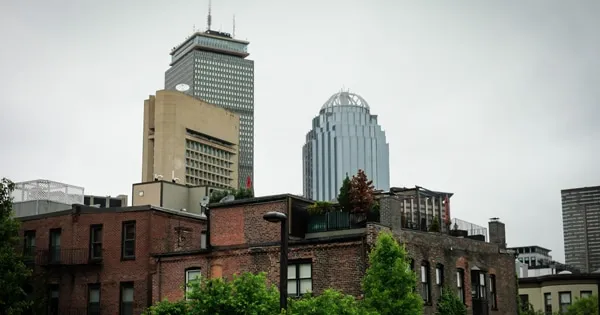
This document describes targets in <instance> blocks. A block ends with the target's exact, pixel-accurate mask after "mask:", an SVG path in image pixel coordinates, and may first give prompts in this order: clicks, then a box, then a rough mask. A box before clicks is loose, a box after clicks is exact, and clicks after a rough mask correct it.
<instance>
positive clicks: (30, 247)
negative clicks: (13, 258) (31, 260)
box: [23, 230, 35, 257]
mask: <svg viewBox="0 0 600 315" xmlns="http://www.w3.org/2000/svg"><path fill="white" fill-rule="evenodd" d="M34 254H35V230H30V231H25V235H24V237H23V255H24V256H25V257H32V256H33V255H34Z"/></svg>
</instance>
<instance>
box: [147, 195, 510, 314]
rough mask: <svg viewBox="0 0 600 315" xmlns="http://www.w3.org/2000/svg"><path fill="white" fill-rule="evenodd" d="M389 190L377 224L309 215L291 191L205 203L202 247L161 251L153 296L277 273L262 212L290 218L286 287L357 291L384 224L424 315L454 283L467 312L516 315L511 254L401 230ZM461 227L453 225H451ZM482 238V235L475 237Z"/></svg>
mask: <svg viewBox="0 0 600 315" xmlns="http://www.w3.org/2000/svg"><path fill="white" fill-rule="evenodd" d="M395 201H397V200H396V199H395V198H394V197H393V196H386V197H382V198H381V199H380V203H381V210H380V219H379V220H377V219H374V220H373V221H380V222H370V221H371V220H369V222H365V221H367V220H363V221H362V222H358V221H360V220H355V219H353V218H352V217H351V215H349V214H347V213H344V212H333V213H330V214H327V215H322V216H310V215H309V214H308V212H307V210H306V207H307V206H308V205H310V204H311V203H312V201H310V200H306V199H303V198H300V197H297V196H293V195H277V196H268V197H260V198H253V199H247V200H237V201H232V202H226V203H221V204H211V205H209V207H210V211H209V213H208V223H209V224H208V230H209V241H208V244H209V245H208V247H207V248H205V249H197V250H191V251H172V252H162V253H157V254H155V255H153V256H154V257H155V258H156V261H157V265H156V272H155V273H154V274H153V278H152V284H153V286H152V299H153V301H159V300H163V299H165V298H167V299H169V300H177V299H181V298H183V296H184V289H183V288H184V285H185V283H186V282H187V281H188V280H189V279H191V277H194V276H195V275H198V274H201V275H202V276H203V277H221V276H224V277H230V276H232V275H233V274H235V273H239V272H244V271H249V272H260V271H264V272H266V273H267V277H268V279H269V280H270V281H272V282H273V283H278V281H279V280H278V279H279V247H278V244H279V240H280V229H279V226H277V224H274V223H269V222H267V221H265V220H264V219H263V218H262V216H263V215H264V214H265V213H266V212H268V211H279V212H283V213H286V214H287V215H288V218H289V223H290V224H289V247H290V252H289V257H288V258H289V262H288V263H289V268H288V279H289V280H288V283H287V285H288V293H289V294H290V295H299V294H302V293H304V292H306V291H313V292H315V293H317V294H318V293H320V292H322V291H323V290H324V289H326V288H330V287H333V288H336V289H339V290H341V291H343V292H345V293H348V294H352V295H355V296H360V295H361V294H362V293H361V280H362V277H363V275H364V273H365V270H366V269H367V267H368V252H369V249H370V247H371V246H373V245H374V242H375V239H376V236H377V233H379V231H381V230H391V231H392V232H393V233H394V235H395V236H396V238H397V239H398V241H400V242H402V243H404V244H406V248H407V250H408V253H409V255H410V257H411V260H412V267H413V270H414V271H415V272H416V273H417V277H418V280H419V284H418V287H417V289H418V290H419V292H420V293H421V295H422V297H423V298H424V300H425V301H426V303H425V304H426V306H425V314H434V312H435V306H434V305H435V304H436V303H435V301H437V299H438V297H439V296H440V290H441V288H442V286H443V285H448V286H449V287H450V288H454V290H456V292H457V293H459V295H460V296H461V298H462V299H463V300H464V302H465V304H466V305H467V307H468V310H469V314H476V315H479V314H482V315H483V314H510V315H514V314H516V312H517V311H516V310H517V306H516V300H517V297H516V292H517V291H516V290H517V288H516V280H515V265H514V256H513V255H512V254H510V253H509V252H508V251H506V250H505V249H504V248H503V246H501V245H498V244H495V243H494V242H490V243H488V242H486V241H485V237H484V236H481V237H480V235H468V233H467V231H464V232H465V234H464V235H463V234H461V233H455V234H456V235H459V236H458V237H455V236H450V235H448V234H447V233H437V232H424V231H419V230H412V229H404V228H402V226H405V225H402V224H401V216H402V211H400V210H399V209H398V208H397V207H396V205H397V203H396V202H395ZM453 232H460V231H456V230H455V231H453ZM482 239H483V240H482Z"/></svg>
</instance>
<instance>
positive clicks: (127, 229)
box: [121, 221, 135, 260]
mask: <svg viewBox="0 0 600 315" xmlns="http://www.w3.org/2000/svg"><path fill="white" fill-rule="evenodd" d="M122 233H123V235H122V241H121V243H122V244H121V247H122V250H123V251H122V254H121V256H122V257H121V258H122V259H124V260H125V259H135V221H126V222H123V227H122Z"/></svg>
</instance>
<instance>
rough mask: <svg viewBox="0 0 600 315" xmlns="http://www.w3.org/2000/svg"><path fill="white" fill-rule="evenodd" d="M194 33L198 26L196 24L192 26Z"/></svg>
mask: <svg viewBox="0 0 600 315" xmlns="http://www.w3.org/2000/svg"><path fill="white" fill-rule="evenodd" d="M192 32H193V33H196V24H194V26H192Z"/></svg>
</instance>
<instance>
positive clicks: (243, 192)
mask: <svg viewBox="0 0 600 315" xmlns="http://www.w3.org/2000/svg"><path fill="white" fill-rule="evenodd" d="M227 195H233V196H234V197H235V200H240V199H248V198H254V191H252V189H246V188H240V189H226V190H215V191H214V192H213V193H212V194H211V195H210V201H209V202H210V203H217V202H219V201H221V199H223V198H224V197H225V196H227Z"/></svg>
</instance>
